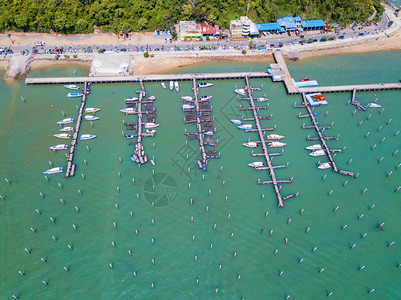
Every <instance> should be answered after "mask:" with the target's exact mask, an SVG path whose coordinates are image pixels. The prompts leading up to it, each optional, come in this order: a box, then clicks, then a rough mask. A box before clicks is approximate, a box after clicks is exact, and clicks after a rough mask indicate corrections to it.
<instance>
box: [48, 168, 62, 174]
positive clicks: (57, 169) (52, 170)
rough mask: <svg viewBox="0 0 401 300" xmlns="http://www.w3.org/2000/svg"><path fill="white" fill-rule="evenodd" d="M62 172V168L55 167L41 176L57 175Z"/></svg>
mask: <svg viewBox="0 0 401 300" xmlns="http://www.w3.org/2000/svg"><path fill="white" fill-rule="evenodd" d="M61 172H63V167H55V168H51V169H49V170H46V171H44V172H43V174H57V173H61Z"/></svg>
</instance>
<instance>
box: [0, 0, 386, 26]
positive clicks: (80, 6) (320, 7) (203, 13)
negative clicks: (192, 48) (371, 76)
mask: <svg viewBox="0 0 401 300" xmlns="http://www.w3.org/2000/svg"><path fill="white" fill-rule="evenodd" d="M193 1H194V2H193V3H195V5H196V7H195V6H194V5H193V4H192V2H191V0H188V1H186V0H142V1H141V0H3V1H1V2H0V31H1V32H4V31H5V30H14V31H36V32H50V31H55V32H60V33H90V32H92V31H93V26H95V25H96V26H98V27H100V29H101V30H102V31H105V32H107V31H114V32H119V31H120V30H122V31H124V32H125V33H128V32H129V31H151V30H155V29H159V30H163V29H170V28H171V27H172V25H173V24H176V23H177V22H178V21H180V20H196V21H198V22H201V21H207V22H208V23H209V24H218V25H220V27H222V28H228V27H229V23H230V20H232V19H237V18H239V17H240V16H243V15H245V13H246V7H247V4H248V1H247V0H235V1H234V0H193ZM373 7H375V8H376V10H377V11H378V14H377V16H376V20H377V18H379V17H380V16H381V15H382V12H383V7H382V6H381V4H380V0H291V1H289V0H251V6H250V12H249V17H250V18H251V20H252V21H254V22H256V23H258V22H274V21H275V20H276V19H277V18H279V17H282V16H293V15H294V16H295V15H298V16H301V17H302V18H303V19H323V20H325V21H327V22H337V23H340V24H343V25H345V24H350V23H352V22H356V23H360V22H362V23H363V22H365V21H366V19H367V18H368V17H369V16H370V15H371V14H372V13H373V11H374V9H373Z"/></svg>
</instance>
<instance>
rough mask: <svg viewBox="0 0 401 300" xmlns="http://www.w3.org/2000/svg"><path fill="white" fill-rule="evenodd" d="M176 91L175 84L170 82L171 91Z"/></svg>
mask: <svg viewBox="0 0 401 300" xmlns="http://www.w3.org/2000/svg"><path fill="white" fill-rule="evenodd" d="M172 90H174V82H173V81H172V80H170V91H172Z"/></svg>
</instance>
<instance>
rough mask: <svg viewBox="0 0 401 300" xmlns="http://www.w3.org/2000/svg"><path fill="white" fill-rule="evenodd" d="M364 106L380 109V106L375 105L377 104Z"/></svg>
mask: <svg viewBox="0 0 401 300" xmlns="http://www.w3.org/2000/svg"><path fill="white" fill-rule="evenodd" d="M366 106H367V107H371V108H379V107H382V106H381V105H380V104H377V103H368V104H367V105H366Z"/></svg>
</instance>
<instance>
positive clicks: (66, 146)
mask: <svg viewBox="0 0 401 300" xmlns="http://www.w3.org/2000/svg"><path fill="white" fill-rule="evenodd" d="M49 148H50V149H51V150H67V149H68V145H66V144H59V145H55V146H51V147H49Z"/></svg>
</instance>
